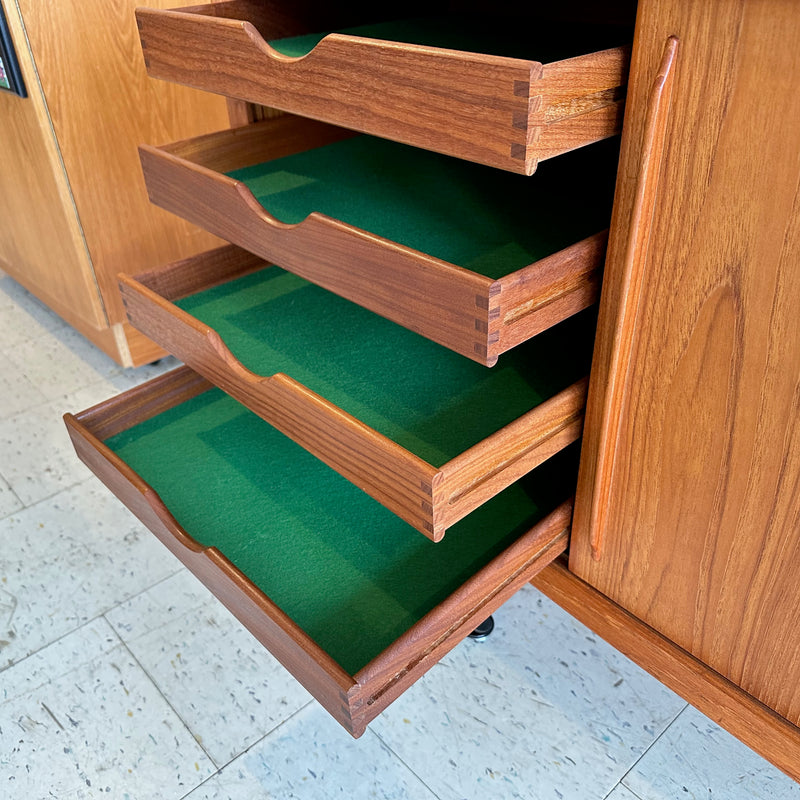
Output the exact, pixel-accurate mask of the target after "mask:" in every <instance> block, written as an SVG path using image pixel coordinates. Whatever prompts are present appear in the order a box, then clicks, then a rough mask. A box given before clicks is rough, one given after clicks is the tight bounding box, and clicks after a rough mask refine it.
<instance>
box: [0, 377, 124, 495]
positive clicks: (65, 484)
mask: <svg viewBox="0 0 800 800" xmlns="http://www.w3.org/2000/svg"><path fill="white" fill-rule="evenodd" d="M113 394H114V390H113V389H110V388H109V386H108V385H107V383H106V382H105V381H103V382H101V383H99V384H98V383H94V384H91V385H90V386H88V387H85V388H82V389H80V390H78V391H76V392H72V393H71V394H68V395H65V396H63V397H61V398H59V399H57V400H51V401H49V402H47V403H44V404H43V405H39V406H36V407H35V408H31V409H29V410H27V411H25V412H23V413H21V414H17V415H15V416H13V417H8V418H7V419H2V420H0V453H3V457H2V458H1V459H0V475H1V476H2V477H3V478H5V480H6V481H7V483H8V484H9V486H10V487H11V488H12V489H13V490H14V493H15V494H16V495H17V497H19V499H20V500H21V501H22V502H23V503H24V504H25V505H26V506H29V505H32V504H33V503H37V502H39V501H40V500H43V499H45V498H47V497H50V496H52V495H53V494H55V493H56V492H58V491H61V490H62V489H67V488H69V487H71V486H74V485H75V484H76V483H79V482H81V481H85V480H87V479H88V478H91V477H92V473H91V472H90V470H89V469H88V468H87V467H85V466H84V465H83V463H82V462H81V461H80V460H79V459H78V456H77V455H76V454H75V449H74V448H73V446H72V442H71V441H70V438H69V434H68V433H67V428H66V426H65V425H64V420H63V419H62V417H63V415H64V414H65V413H66V412H68V411H69V412H73V413H74V412H77V411H83V410H84V409H86V408H89V407H91V406H93V405H95V404H96V403H99V402H101V401H102V400H105V399H107V398H109V397H111V396H113Z"/></svg>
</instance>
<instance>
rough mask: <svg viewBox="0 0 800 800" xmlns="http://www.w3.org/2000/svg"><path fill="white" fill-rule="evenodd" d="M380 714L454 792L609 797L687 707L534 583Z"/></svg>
mask: <svg viewBox="0 0 800 800" xmlns="http://www.w3.org/2000/svg"><path fill="white" fill-rule="evenodd" d="M495 622H496V623H497V627H496V628H495V631H494V633H493V634H492V635H491V637H490V638H489V639H487V640H486V641H483V642H473V641H469V640H467V641H465V642H463V643H462V644H460V645H459V646H458V647H457V648H456V649H455V650H453V651H452V652H451V653H450V654H449V655H448V656H447V657H446V658H445V659H444V660H443V661H442V662H441V663H440V664H439V665H438V666H436V667H434V668H433V669H432V670H431V671H430V672H429V673H428V674H427V675H426V676H425V677H424V678H423V679H422V680H421V681H420V682H419V683H418V684H417V685H415V686H414V687H412V688H411V689H410V690H409V691H408V692H406V694H405V695H404V696H403V697H401V698H400V699H399V700H397V701H395V703H393V704H392V705H391V706H389V708H388V709H387V710H386V711H385V712H384V713H383V714H382V715H381V716H380V717H379V718H378V719H377V720H375V722H373V723H372V730H373V731H374V732H375V733H377V734H378V735H380V737H381V738H382V739H383V740H384V741H385V742H386V744H387V745H388V746H389V747H390V748H391V749H392V750H393V751H394V752H396V753H397V754H398V755H399V756H400V757H401V758H402V759H403V761H404V762H405V763H406V764H407V765H408V766H409V768H410V769H412V770H413V771H414V772H415V773H416V774H417V775H419V776H420V777H421V778H422V779H423V780H424V781H425V782H426V783H427V784H428V785H429V786H430V787H431V789H432V790H433V791H434V792H435V793H436V794H437V795H438V796H439V797H440V798H442V799H443V800H462V798H470V800H471V799H472V798H478V797H480V798H503V799H505V798H530V799H531V800H548V799H549V798H580V799H581V800H601V799H602V798H604V797H605V796H606V794H608V792H609V791H611V789H612V788H613V787H614V786H615V785H616V784H617V783H618V782H619V780H620V778H621V777H622V776H623V775H624V774H625V773H626V772H627V771H628V769H629V768H630V767H631V766H632V764H633V763H634V762H635V761H636V759H637V758H638V757H639V756H640V755H641V753H642V752H644V750H645V749H646V748H647V747H648V746H649V745H650V744H651V743H652V742H653V740H655V739H656V738H657V736H658V735H659V734H660V733H661V731H663V730H664V728H665V727H666V726H667V725H668V724H669V723H670V722H671V721H672V720H673V719H674V718H675V716H676V715H677V714H678V712H679V711H680V710H681V709H682V708H683V707H684V706H685V703H684V701H682V700H681V699H680V698H679V697H678V696H677V695H675V694H673V693H672V692H670V691H669V690H668V689H666V688H665V687H664V686H662V685H661V684H660V683H658V682H657V681H656V680H654V679H653V678H651V677H650V676H649V675H647V674H646V673H645V672H644V671H642V670H640V669H639V668H638V667H636V666H635V665H633V664H632V663H631V662H630V661H628V660H627V659H626V658H624V657H623V656H622V655H620V654H619V653H618V652H616V651H615V650H613V649H612V648H611V647H609V646H608V645H606V644H605V643H604V642H603V641H602V640H600V639H598V638H597V637H596V636H594V635H593V634H592V633H591V632H590V631H589V630H588V629H587V628H584V627H583V626H582V625H580V624H579V623H577V622H576V621H575V620H574V619H573V618H572V617H570V616H569V615H567V614H566V613H565V612H563V611H562V610H561V609H560V608H558V607H557V606H556V605H554V604H553V603H551V602H550V601H549V600H548V599H547V598H545V597H544V596H543V595H541V594H539V593H538V592H537V591H536V590H534V589H533V588H532V587H529V586H526V587H524V588H523V589H522V591H520V592H519V593H517V595H515V596H514V597H513V598H512V599H511V600H510V601H509V602H508V603H507V604H506V605H505V606H504V607H503V608H502V609H501V610H500V611H499V612H498V613H497V614H495Z"/></svg>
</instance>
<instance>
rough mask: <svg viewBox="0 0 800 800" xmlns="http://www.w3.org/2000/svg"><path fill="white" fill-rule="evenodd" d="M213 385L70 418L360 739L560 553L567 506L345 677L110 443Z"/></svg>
mask: <svg viewBox="0 0 800 800" xmlns="http://www.w3.org/2000/svg"><path fill="white" fill-rule="evenodd" d="M209 387H210V384H208V382H207V381H205V380H204V379H202V378H201V377H200V376H198V375H197V374H196V373H193V372H192V371H191V370H190V369H188V368H186V367H182V368H180V369H178V370H175V371H173V372H171V373H168V374H167V375H164V376H162V377H160V378H156V379H155V380H152V381H150V382H148V383H147V384H144V385H142V386H139V387H137V388H135V389H132V390H130V391H128V392H126V393H124V394H122V395H120V396H118V397H116V398H113V399H112V400H109V401H107V402H105V403H101V404H99V405H97V406H95V407H93V408H91V409H88V410H87V411H84V412H81V413H79V414H77V415H74V416H73V415H71V414H67V415H65V422H66V425H67V428H68V430H69V434H70V437H71V439H72V442H73V444H74V446H75V449H76V451H77V453H78V455H79V457H80V458H81V460H82V461H84V463H86V464H87V466H89V468H90V469H91V470H92V471H93V472H94V473H95V474H96V475H97V476H98V477H99V478H100V479H101V480H102V481H103V483H105V484H106V486H107V487H108V488H109V489H111V491H112V492H113V493H114V494H115V495H116V496H117V497H118V498H119V499H120V500H122V502H123V503H124V504H125V505H126V506H127V507H128V508H129V509H130V510H131V511H132V512H133V513H134V514H135V515H136V516H137V517H138V518H139V519H140V520H141V521H142V522H143V523H144V524H145V525H146V526H147V527H148V528H149V529H150V530H151V531H152V532H153V533H154V534H155V535H156V536H157V537H158V538H159V539H160V540H161V541H162V542H163V543H164V544H165V545H166V546H167V547H168V548H169V549H170V550H171V551H172V552H173V553H174V554H175V555H176V556H177V557H178V558H179V559H180V560H181V561H182V562H183V563H184V564H185V565H186V566H187V567H188V568H189V569H190V571H191V572H192V573H193V574H195V575H196V576H197V577H198V578H199V579H200V580H201V581H202V582H203V583H204V584H205V585H206V586H207V587H208V588H209V589H210V590H211V591H212V592H213V593H214V594H215V595H216V596H217V597H218V598H219V599H220V600H221V601H222V602H223V603H224V604H225V605H226V606H227V607H228V608H229V609H230V610H231V611H232V612H233V613H234V614H235V615H236V616H237V618H238V619H239V620H240V621H241V622H242V623H243V624H244V625H245V626H246V627H247V628H248V629H249V630H250V631H251V632H252V633H253V635H254V636H256V638H257V639H259V641H261V642H262V643H263V644H264V646H265V647H267V648H268V649H269V650H270V652H271V653H272V654H273V655H274V656H275V657H276V658H277V659H278V660H279V661H280V662H281V663H282V664H283V665H284V666H285V667H286V668H287V669H288V670H289V671H290V672H291V673H292V674H293V675H294V676H295V677H296V678H297V679H298V680H299V681H300V682H301V683H302V684H303V685H304V686H305V687H306V688H307V689H308V690H309V691H310V692H311V693H312V694H313V695H314V696H315V697H316V698H317V699H318V700H319V701H320V702H321V703H322V705H323V706H324V707H325V708H326V709H327V710H328V711H329V712H330V713H331V714H332V715H333V716H334V717H335V718H336V719H337V720H338V721H339V722H340V723H341V724H342V725H343V726H344V727H345V728H347V729H348V730H349V731H350V732H351V733H352V734H353V735H354V736H359V735H361V734H362V733H363V731H364V729H365V727H366V725H367V723H368V722H369V721H370V720H372V719H373V718H374V717H375V716H376V715H377V714H379V713H380V712H381V711H382V710H383V709H384V708H385V707H386V706H387V705H388V704H389V703H390V702H391V701H392V700H394V699H395V698H396V697H397V696H399V695H400V694H401V693H402V692H403V691H404V690H405V689H406V688H408V686H410V685H411V684H412V683H413V682H414V681H415V680H416V679H417V678H419V677H420V676H421V675H422V674H424V672H425V671H427V669H429V668H430V667H431V666H432V665H433V664H434V663H435V662H436V661H438V660H439V659H440V658H441V657H442V656H443V655H444V654H445V653H447V652H448V651H449V650H450V649H452V647H454V646H455V645H456V644H457V643H458V642H459V641H461V640H462V639H463V638H464V637H465V636H466V635H467V634H468V633H469V632H470V631H471V630H473V629H474V628H475V627H476V626H477V625H478V624H479V623H480V622H482V621H483V619H485V618H486V617H487V616H489V615H490V614H491V613H493V612H494V611H495V610H496V609H497V608H498V607H499V606H500V605H501V604H502V603H503V602H504V601H505V600H506V599H507V598H508V597H510V596H511V595H512V594H513V593H514V592H515V591H516V590H517V589H518V588H520V587H521V586H522V585H523V584H524V583H526V582H528V581H529V580H530V579H531V578H532V577H533V576H534V575H535V574H536V573H537V572H538V571H539V570H541V569H542V568H543V567H544V566H546V565H547V564H548V563H550V561H552V560H553V559H554V558H555V557H556V556H558V555H559V554H560V553H562V552H564V550H565V549H566V545H567V539H568V528H569V523H570V515H571V507H572V504H571V501H570V502H566V503H564V504H562V505H561V506H559V507H558V508H557V509H555V510H554V511H553V512H551V513H550V514H549V515H548V516H546V517H545V518H544V519H542V520H541V521H540V522H539V523H538V524H536V525H535V526H534V527H533V528H532V529H531V530H530V531H528V533H525V534H523V536H522V537H521V538H519V539H518V540H517V541H516V542H515V543H514V544H512V545H511V546H510V547H508V548H507V549H506V550H504V551H503V552H502V553H501V554H500V555H498V556H497V557H495V558H494V559H493V560H492V561H491V562H489V564H488V565H487V566H486V567H484V568H483V569H482V570H480V571H479V572H478V573H476V574H475V575H473V576H472V577H471V578H469V579H468V580H467V581H466V582H465V583H464V584H463V585H462V587H461V588H460V589H459V590H457V591H456V592H454V593H453V594H451V595H450V596H449V597H448V598H447V599H446V600H445V601H443V602H442V603H441V604H440V605H439V606H437V607H436V608H434V609H433V610H432V611H431V612H429V613H428V614H427V615H426V616H425V617H423V618H422V619H421V620H420V621H419V622H418V623H416V624H415V625H414V626H413V627H412V628H410V629H409V630H408V631H407V632H406V633H405V634H403V635H402V636H400V638H399V639H397V640H396V641H395V642H394V644H393V645H391V646H389V647H388V648H387V649H386V650H384V651H383V652H382V653H381V654H380V655H379V656H378V657H376V658H375V659H373V661H371V662H370V663H369V664H367V665H366V666H365V667H364V668H363V669H361V670H360V671H358V672H357V673H356V674H355V675H350V674H349V673H347V672H346V671H345V670H343V669H342V668H341V667H340V666H339V665H338V664H337V663H336V662H335V661H334V660H333V659H332V658H331V657H330V656H328V654H327V653H326V652H325V651H323V650H322V649H321V648H320V647H319V646H318V645H317V644H316V643H315V642H314V641H313V640H312V639H310V637H308V636H307V635H306V634H305V633H304V632H303V631H302V630H301V629H300V628H298V626H297V625H296V624H295V623H294V622H293V621H292V620H291V619H289V618H288V617H287V616H286V614H285V613H283V612H282V611H281V609H280V608H278V607H277V606H276V605H274V603H272V601H271V600H270V599H269V598H268V597H266V596H265V595H264V594H263V593H262V592H261V591H260V590H259V589H257V588H256V587H255V586H254V585H253V584H252V583H251V582H250V581H249V580H248V578H247V577H246V576H244V575H243V574H242V573H241V572H240V571H239V570H237V569H236V568H235V567H234V566H233V565H232V564H231V563H230V562H229V561H228V560H227V559H226V558H225V557H224V556H222V555H221V554H220V553H219V551H217V550H215V549H214V548H205V547H202V546H201V545H199V544H198V543H197V542H196V541H195V540H194V539H192V537H191V536H190V535H189V534H188V533H187V532H186V531H185V530H184V529H183V528H182V527H181V526H180V525H179V524H178V523H177V522H176V520H175V519H174V517H173V516H172V514H171V513H170V511H169V510H168V509H167V508H166V506H165V505H164V504H163V502H162V501H161V499H160V497H159V496H158V494H157V493H156V492H155V491H154V490H153V489H152V488H151V487H150V486H148V485H147V484H146V483H145V482H144V481H143V480H142V479H141V478H139V477H138V475H137V474H136V473H135V472H134V471H133V470H132V469H131V468H130V467H128V466H127V464H125V462H123V461H122V460H121V459H120V458H119V457H118V456H117V455H116V454H114V453H113V452H112V451H111V450H110V449H109V448H108V447H107V446H106V445H105V444H103V439H106V438H108V437H110V436H112V435H114V434H116V433H119V432H120V431H123V430H125V429H126V428H128V427H131V426H133V425H135V424H137V423H138V422H141V421H143V420H145V419H147V418H149V417H152V416H154V415H156V414H158V413H161V412H162V411H165V410H167V409H169V408H171V407H172V406H175V405H178V404H180V403H182V402H184V401H186V400H189V399H191V398H192V397H194V396H196V395H198V394H201V393H202V392H204V391H205V390H207V389H208V388H209Z"/></svg>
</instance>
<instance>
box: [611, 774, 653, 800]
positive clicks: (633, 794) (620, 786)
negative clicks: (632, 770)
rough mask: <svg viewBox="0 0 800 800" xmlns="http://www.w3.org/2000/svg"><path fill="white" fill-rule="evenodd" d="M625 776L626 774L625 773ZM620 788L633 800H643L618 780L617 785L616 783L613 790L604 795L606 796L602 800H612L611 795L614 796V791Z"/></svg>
mask: <svg viewBox="0 0 800 800" xmlns="http://www.w3.org/2000/svg"><path fill="white" fill-rule="evenodd" d="M626 774H627V773H626ZM620 788H622V789H624V790H625V791H626V792H628V793H629V794H630V795H631V796H633V797H635V798H636V800H645V799H644V798H643V797H642V796H641V795H638V794H636V792H634V791H633V789H631V788H630V786H626V785H625V784H624V783H623V782H622V779H620V781H619V783H617V784H616V785H615V786H614V788H613V789H612V790H611V791H610V792H609V793H608V794H607V795H606V796H605V797H604V798H603V800H613V798H612V795H613V794H614V792H616V791H617V789H620Z"/></svg>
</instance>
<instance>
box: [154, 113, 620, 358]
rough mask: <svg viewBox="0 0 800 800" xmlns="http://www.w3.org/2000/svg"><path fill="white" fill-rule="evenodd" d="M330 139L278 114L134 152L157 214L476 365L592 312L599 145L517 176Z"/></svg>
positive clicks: (603, 152)
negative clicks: (179, 221) (198, 229)
mask: <svg viewBox="0 0 800 800" xmlns="http://www.w3.org/2000/svg"><path fill="white" fill-rule="evenodd" d="M345 137H347V133H346V132H342V131H341V130H340V129H337V128H330V127H327V126H323V125H319V124H318V123H312V122H309V121H308V120H303V119H299V118H295V117H281V118H278V119H273V120H266V121H264V122H261V123H257V124H254V125H251V126H247V127H246V128H240V129H235V130H233V131H225V132H220V133H218V134H213V135H211V136H206V137H199V138H197V139H192V140H189V141H186V142H179V143H177V144H175V145H168V146H164V147H150V146H143V147H141V148H140V154H141V160H142V167H143V170H144V176H145V181H146V183H147V188H148V192H149V194H150V199H151V200H152V201H153V202H154V203H156V204H157V205H159V206H161V207H162V208H165V209H167V210H168V211H171V212H173V213H175V214H178V215H179V216H181V217H183V218H185V219H187V220H189V221H191V222H194V223H195V224H197V225H199V226H201V227H203V228H205V229H206V230H208V231H211V232H213V233H215V234H216V235H218V236H220V237H221V238H223V239H225V240H227V241H229V242H232V243H234V244H237V245H239V246H240V247H243V248H244V249H246V250H248V251H250V252H252V253H254V254H256V255H258V256H260V257H261V258H264V259H266V260H268V261H272V262H273V263H275V264H278V265H280V266H281V267H283V268H284V269H287V270H289V271H290V272H293V273H295V274H297V275H300V276H302V277H303V278H306V279H307V280H310V281H312V282H314V283H316V284H318V285H320V286H323V287H324V288H326V289H329V290H330V291H333V292H335V293H336V294H339V295H341V296H343V297H346V298H348V299H350V300H353V301H354V302H356V303H358V304H359V305H362V306H364V307H365V308H369V309H370V310H372V311H374V312H376V313H378V314H380V315H381V316H384V317H387V318H388V319H391V320H392V321H393V322H396V323H398V324H400V325H403V326H404V327H407V328H409V329H410V330H413V331H415V332H417V333H420V334H422V335H423V336H425V337H427V338H429V339H431V340H432V341H435V342H437V343H439V344H442V345H444V346H445V347H448V348H450V349H452V350H455V351H456V352H458V353H460V354H462V355H464V356H466V357H468V358H471V359H473V360H475V361H478V362H479V363H483V364H486V365H489V366H491V365H493V364H495V363H496V361H497V358H498V357H499V355H500V354H501V353H503V352H505V351H507V350H508V349H510V348H512V347H514V346H515V345H517V344H519V343H520V342H521V341H524V340H525V339H527V338H530V337H531V336H533V335H535V334H537V333H539V332H540V331H542V330H544V329H546V328H547V327H548V326H550V325H553V324H555V323H557V322H559V321H560V320H562V319H565V318H566V317H568V316H570V315H572V314H575V313H577V312H578V311H580V310H581V309H583V308H586V307H587V306H589V305H591V304H592V303H594V301H595V299H596V297H597V291H598V286H599V274H600V270H601V267H602V262H603V258H604V255H605V242H606V235H605V232H604V229H605V227H606V226H607V224H608V220H609V218H610V214H611V202H612V198H613V186H614V179H615V172H616V160H617V150H616V147H615V146H614V143H606V144H603V145H599V146H598V147H596V148H592V149H591V150H586V151H581V152H579V153H573V154H570V155H569V156H567V157H565V158H564V159H559V160H558V161H557V162H553V163H552V164H550V165H548V166H547V169H544V168H543V169H542V171H541V173H540V174H539V175H537V177H536V179H535V181H534V182H531V181H527V180H525V179H523V178H520V177H518V176H514V175H507V174H504V173H499V172H497V171H492V170H486V169H483V168H480V167H475V166H474V165H472V164H465V163H462V162H458V161H454V160H452V159H447V158H443V157H441V156H437V155H435V154H431V153H424V152H421V151H415V150H412V149H410V148H407V147H404V146H402V145H398V144H395V143H393V142H384V141H380V140H377V139H372V138H371V137H364V136H358V137H352V136H350V137H349V138H345ZM326 140H327V141H328V142H329V143H328V144H327V145H325V142H326ZM321 145H322V146H321ZM292 146H294V147H295V148H296V149H297V152H295V153H293V154H291V155H289V153H290V152H291V149H290V148H291V147H292ZM254 192H256V193H257V194H254ZM326 209H328V210H327V211H326ZM273 212H274V213H273Z"/></svg>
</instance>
